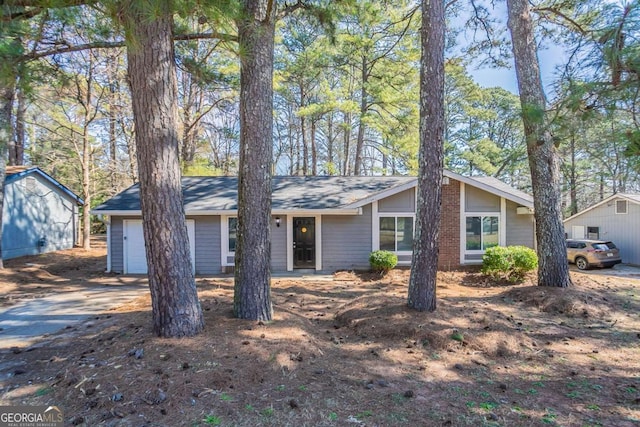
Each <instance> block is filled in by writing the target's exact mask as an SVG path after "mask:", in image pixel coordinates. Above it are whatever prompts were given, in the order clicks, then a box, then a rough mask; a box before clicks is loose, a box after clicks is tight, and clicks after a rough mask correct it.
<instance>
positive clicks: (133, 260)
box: [123, 219, 196, 274]
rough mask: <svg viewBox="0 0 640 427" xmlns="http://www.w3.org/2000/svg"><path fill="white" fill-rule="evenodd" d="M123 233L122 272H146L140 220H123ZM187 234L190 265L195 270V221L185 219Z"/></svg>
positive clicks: (145, 255)
mask: <svg viewBox="0 0 640 427" xmlns="http://www.w3.org/2000/svg"><path fill="white" fill-rule="evenodd" d="M123 231H124V233H123V239H124V242H123V246H124V272H125V274H147V254H146V250H145V247H144V234H143V233H142V220H125V221H124V230H123ZM187 234H188V235H189V251H190V253H191V266H192V268H193V270H194V272H195V265H196V259H195V253H196V247H195V242H196V238H195V221H194V220H192V219H190V220H187Z"/></svg>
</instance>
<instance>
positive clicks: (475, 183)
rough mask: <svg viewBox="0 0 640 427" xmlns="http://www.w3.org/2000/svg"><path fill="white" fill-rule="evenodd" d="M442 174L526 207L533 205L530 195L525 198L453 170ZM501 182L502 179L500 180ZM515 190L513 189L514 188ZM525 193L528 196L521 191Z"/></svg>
mask: <svg viewBox="0 0 640 427" xmlns="http://www.w3.org/2000/svg"><path fill="white" fill-rule="evenodd" d="M443 176H447V177H449V178H452V179H455V180H457V181H460V182H461V183H464V184H469V185H471V186H472V187H476V188H479V189H480V190H484V191H486V192H488V193H491V194H495V195H496V196H500V197H504V198H505V199H507V200H511V201H512V202H516V203H518V204H520V205H522V206H527V207H531V208H532V207H533V197H531V199H525V198H523V197H520V196H518V195H516V194H511V193H509V192H507V191H504V190H501V189H500V188H496V187H494V186H492V185H491V184H487V183H485V182H482V181H478V180H476V179H474V178H473V177H469V176H464V175H460V174H457V173H455V172H451V171H448V170H444V171H443ZM500 182H502V181H500ZM503 184H504V183H503ZM514 190H515V189H514ZM523 194H525V195H527V196H528V194H526V193H523Z"/></svg>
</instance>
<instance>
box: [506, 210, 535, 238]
mask: <svg viewBox="0 0 640 427" xmlns="http://www.w3.org/2000/svg"><path fill="white" fill-rule="evenodd" d="M517 207H518V204H516V203H514V202H511V201H507V206H506V209H507V224H506V227H507V236H506V240H507V246H512V245H522V246H527V247H529V248H534V247H535V244H534V242H535V231H534V221H533V215H532V214H526V215H523V214H518V213H517V212H516V209H517Z"/></svg>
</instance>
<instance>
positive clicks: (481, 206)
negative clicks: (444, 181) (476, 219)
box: [465, 185, 500, 212]
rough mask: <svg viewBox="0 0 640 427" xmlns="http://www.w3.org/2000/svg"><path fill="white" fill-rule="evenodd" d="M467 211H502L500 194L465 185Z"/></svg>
mask: <svg viewBox="0 0 640 427" xmlns="http://www.w3.org/2000/svg"><path fill="white" fill-rule="evenodd" d="M465 199H466V203H465V212H500V196H496V195H495V194H491V193H488V192H486V191H484V190H481V189H479V188H476V187H473V186H471V185H467V186H465Z"/></svg>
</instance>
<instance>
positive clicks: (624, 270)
mask: <svg viewBox="0 0 640 427" xmlns="http://www.w3.org/2000/svg"><path fill="white" fill-rule="evenodd" d="M570 268H571V271H577V272H580V273H586V274H597V275H602V276H617V277H628V278H630V279H640V267H638V266H636V265H629V264H616V265H614V266H613V267H611V268H592V269H590V270H578V268H577V267H576V266H575V265H574V264H570Z"/></svg>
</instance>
